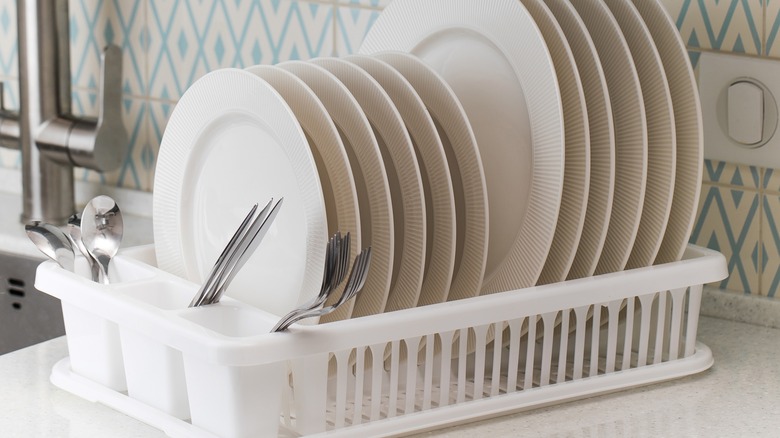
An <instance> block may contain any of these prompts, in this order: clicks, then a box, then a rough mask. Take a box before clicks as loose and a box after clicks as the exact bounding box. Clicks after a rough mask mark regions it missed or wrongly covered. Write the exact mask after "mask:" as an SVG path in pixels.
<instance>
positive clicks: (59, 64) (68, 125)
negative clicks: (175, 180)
mask: <svg viewBox="0 0 780 438" xmlns="http://www.w3.org/2000/svg"><path fill="white" fill-rule="evenodd" d="M16 5H17V12H16V13H17V20H18V29H19V95H20V109H19V112H18V113H17V114H14V113H11V112H10V111H8V110H6V109H5V108H3V106H2V102H3V95H2V93H3V88H2V85H1V84H0V146H4V147H10V148H18V149H21V151H22V196H23V208H22V218H21V220H22V222H27V221H30V220H41V221H46V222H50V223H54V224H64V223H65V222H66V221H67V218H68V217H69V216H70V215H71V214H73V213H74V212H75V205H74V189H73V168H74V166H76V167H86V168H89V169H94V170H98V171H102V172H105V171H109V170H113V169H116V168H118V167H119V165H120V164H121V162H122V159H123V158H124V155H125V153H126V150H127V131H126V130H125V127H124V125H123V124H122V119H121V99H122V89H121V88H122V54H121V51H120V49H119V48H118V47H117V46H113V45H112V46H109V47H107V48H106V49H105V51H104V52H103V54H102V56H101V60H100V89H99V95H98V101H99V115H98V118H97V119H96V120H93V119H86V118H76V117H74V116H73V115H72V113H71V88H70V81H71V78H70V43H69V38H68V37H69V35H70V32H69V23H68V22H69V18H68V0H17V2H16Z"/></svg>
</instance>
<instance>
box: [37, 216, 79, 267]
mask: <svg viewBox="0 0 780 438" xmlns="http://www.w3.org/2000/svg"><path fill="white" fill-rule="evenodd" d="M24 231H25V232H27V237H29V238H30V240H32V242H33V243H34V244H35V246H36V247H38V249H39V250H41V252H42V253H44V254H46V256H47V257H49V258H50V259H52V260H54V261H55V262H57V263H58V264H59V265H60V266H62V268H63V269H67V270H68V271H71V272H73V265H74V260H75V258H76V255H75V253H74V252H73V245H72V244H71V243H70V240H69V239H68V236H66V235H65V232H64V231H62V230H61V229H59V228H57V227H55V226H54V225H51V224H47V223H43V222H39V221H33V222H29V223H28V224H27V225H25V226H24Z"/></svg>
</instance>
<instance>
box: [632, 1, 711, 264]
mask: <svg viewBox="0 0 780 438" xmlns="http://www.w3.org/2000/svg"><path fill="white" fill-rule="evenodd" d="M634 5H635V6H636V7H637V9H638V10H639V13H640V14H641V15H642V18H643V19H644V20H645V23H646V24H647V28H648V29H649V30H650V35H651V36H652V37H653V41H654V42H655V45H656V47H657V48H658V54H659V55H660V57H661V62H662V63H663V66H664V70H665V72H666V78H667V80H668V82H669V89H670V91H671V95H672V105H673V107H674V124H675V128H676V131H677V169H676V171H675V174H676V175H675V181H674V197H673V200H672V209H671V214H670V216H669V224H668V225H667V227H666V234H665V235H664V238H663V242H662V243H661V249H660V251H659V252H658V256H657V257H656V260H655V262H656V263H669V262H673V261H677V260H680V259H681V258H682V255H683V252H684V251H685V247H686V246H687V244H688V239H689V238H690V235H691V229H692V228H693V221H694V220H695V218H696V209H697V208H698V205H699V195H700V192H701V190H700V189H701V178H702V160H703V147H704V138H703V136H702V121H701V103H700V102H699V91H698V89H697V87H696V79H695V78H694V76H693V69H692V67H691V63H690V60H689V58H688V52H687V50H686V49H685V44H683V42H682V39H681V38H680V33H679V32H678V31H677V27H676V26H675V24H674V21H672V19H671V17H669V15H668V14H667V12H666V10H665V9H664V7H663V6H662V5H661V3H660V2H658V1H657V0H634Z"/></svg>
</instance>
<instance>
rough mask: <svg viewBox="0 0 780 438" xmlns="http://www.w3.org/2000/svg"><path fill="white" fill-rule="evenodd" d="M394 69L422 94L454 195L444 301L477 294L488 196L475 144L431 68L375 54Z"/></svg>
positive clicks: (464, 118) (412, 59)
mask: <svg viewBox="0 0 780 438" xmlns="http://www.w3.org/2000/svg"><path fill="white" fill-rule="evenodd" d="M374 56H375V57H376V58H377V59H380V60H382V61H384V62H387V63H388V64H390V65H391V66H392V67H393V68H395V69H396V70H398V72H399V73H401V74H402V75H403V76H404V77H405V78H406V79H407V80H408V81H409V83H410V84H412V86H413V87H414V89H415V91H417V93H418V94H419V95H420V98H421V99H422V101H423V102H424V103H425V106H426V107H427V108H428V111H429V112H430V114H431V117H432V118H433V121H434V124H435V125H436V129H437V130H438V132H439V138H440V139H441V142H442V146H443V147H444V152H445V154H446V155H447V163H448V164H449V168H450V175H451V177H452V189H453V195H454V197H455V213H456V215H455V221H456V225H455V227H456V235H457V239H456V241H455V268H454V272H453V277H452V284H451V285H450V290H449V293H448V295H447V299H448V300H456V299H461V298H469V297H474V296H477V295H479V290H480V287H481V286H482V277H483V275H484V272H485V260H486V257H487V235H488V229H487V227H488V224H487V222H488V221H487V219H488V218H487V214H488V211H487V192H486V190H485V176H484V173H483V169H482V162H481V160H480V156H479V151H478V150H477V143H476V140H474V133H473V131H472V130H471V125H469V121H468V117H467V116H466V113H465V112H464V111H463V107H462V106H461V105H460V103H459V102H458V99H457V97H456V96H455V94H454V93H453V91H452V89H450V87H449V86H448V85H447V83H446V82H445V81H444V79H442V78H441V76H439V75H438V74H437V73H436V72H435V71H433V69H431V68H430V67H428V66H427V65H425V64H424V63H423V62H422V61H420V60H419V59H417V58H416V57H414V56H412V55H409V54H406V53H400V52H385V53H379V54H376V55H374Z"/></svg>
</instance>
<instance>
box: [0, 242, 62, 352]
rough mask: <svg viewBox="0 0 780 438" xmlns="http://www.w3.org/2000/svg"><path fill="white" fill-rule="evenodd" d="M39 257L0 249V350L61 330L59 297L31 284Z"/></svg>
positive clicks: (21, 345) (10, 348) (50, 336)
mask: <svg viewBox="0 0 780 438" xmlns="http://www.w3.org/2000/svg"><path fill="white" fill-rule="evenodd" d="M41 261H42V260H41V259H37V258H33V257H27V256H22V255H17V254H9V253H3V252H0V354H5V353H8V352H11V351H14V350H18V349H20V348H24V347H27V346H29V345H33V344H37V343H39V342H43V341H46V340H49V339H52V338H56V337H58V336H62V335H64V334H65V327H64V326H63V322H62V309H61V307H60V300H58V299H57V298H54V297H52V296H50V295H47V294H45V293H43V292H41V291H39V290H37V289H35V286H34V284H35V269H36V268H37V267H38V265H39V264H40V263H41Z"/></svg>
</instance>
